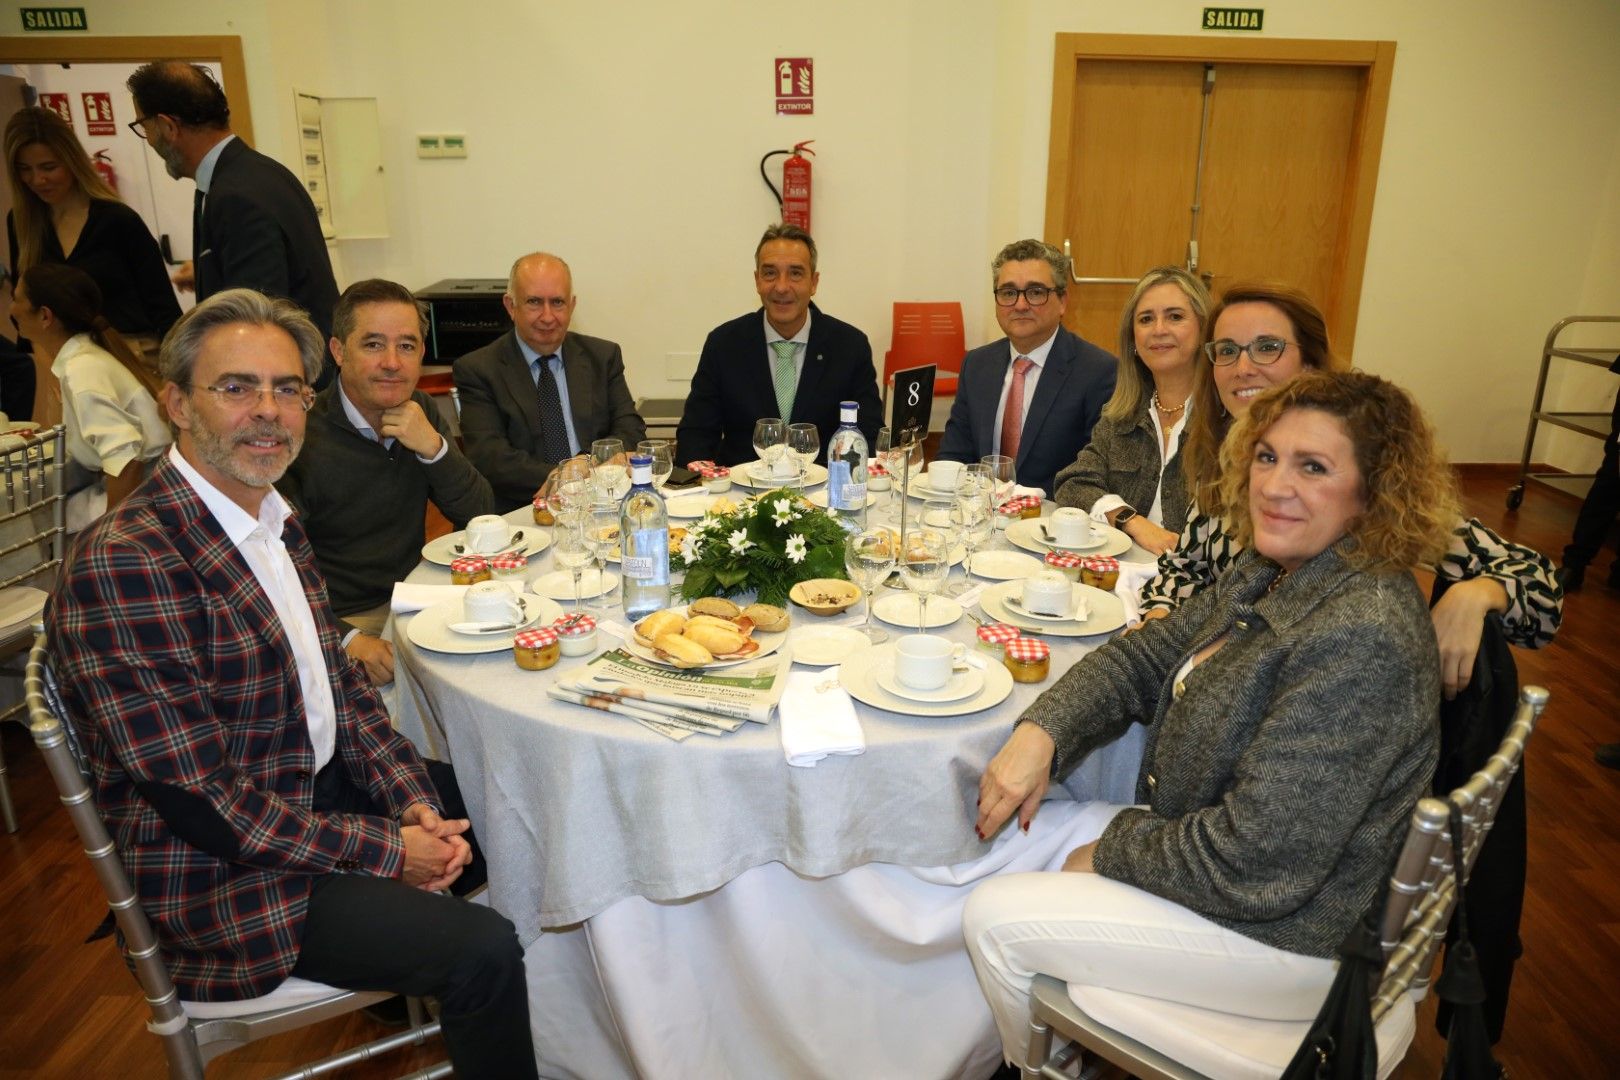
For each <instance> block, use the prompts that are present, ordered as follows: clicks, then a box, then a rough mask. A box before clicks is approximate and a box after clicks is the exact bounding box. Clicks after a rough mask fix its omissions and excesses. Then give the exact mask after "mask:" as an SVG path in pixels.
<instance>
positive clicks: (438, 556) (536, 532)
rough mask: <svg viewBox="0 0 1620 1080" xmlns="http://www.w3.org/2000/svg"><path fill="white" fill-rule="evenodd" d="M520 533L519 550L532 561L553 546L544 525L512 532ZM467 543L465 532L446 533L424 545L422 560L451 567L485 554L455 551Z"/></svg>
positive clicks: (515, 528)
mask: <svg viewBox="0 0 1620 1080" xmlns="http://www.w3.org/2000/svg"><path fill="white" fill-rule="evenodd" d="M519 531H521V532H522V533H523V546H522V547H521V548H519V549H517V550H518V552H519V553H521V554H522V555H524V556H525V557H527V558H531V559H532V558H534V557H535V556H536V555H538V554H539V553H540V552H542V551H544V550H546V548H548V547H550V546H551V534H550V533H548V532H547V531H546V528H545V526H543V525H536V524H534V523H533V522H530V523H529V524H527V525H518V526H516V527H514V528H513V530H512V532H513V533H517V532H519ZM466 542H467V534H466V533H465V532H453V533H446V534H445V535H443V536H441V537H438V538H437V539H435V540H429V541H428V542H427V543H426V544H423V545H422V558H424V559H426V560H427V561H428V562H430V563H437V564H438V565H439V566H449V565H450V564H451V563H452V562H454V561H455V560H457V559H459V558H461V557H462V556H463V555H481V554H483V552H477V551H455V550H454V548H455V546H456V545H457V544H465V543H466ZM508 543H510V541H508Z"/></svg>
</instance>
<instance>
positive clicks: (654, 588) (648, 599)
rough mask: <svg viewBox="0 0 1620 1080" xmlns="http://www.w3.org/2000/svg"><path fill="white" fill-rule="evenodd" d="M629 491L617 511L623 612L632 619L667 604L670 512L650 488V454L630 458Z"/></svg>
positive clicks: (637, 618)
mask: <svg viewBox="0 0 1620 1080" xmlns="http://www.w3.org/2000/svg"><path fill="white" fill-rule="evenodd" d="M630 485H631V486H630V494H628V495H626V496H625V497H624V505H623V507H622V508H620V510H619V544H620V548H621V554H622V561H621V562H620V565H619V569H620V571H621V573H622V574H623V577H624V614H625V617H626V618H628V619H629V620H630V621H631V622H635V621H637V620H639V619H641V618H643V617H644V616H647V615H651V614H652V613H653V612H655V611H658V610H660V609H662V608H666V607H668V606H669V515H668V513H667V512H666V511H665V510H664V500H663V498H662V497H660V496H659V494H658V492H657V491H656V490H655V489H654V488H653V479H652V455H651V454H635V455H633V456H632V457H631V458H630Z"/></svg>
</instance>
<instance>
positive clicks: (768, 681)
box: [547, 649, 792, 741]
mask: <svg viewBox="0 0 1620 1080" xmlns="http://www.w3.org/2000/svg"><path fill="white" fill-rule="evenodd" d="M791 663H792V654H791V653H789V652H783V653H782V654H780V655H778V656H773V657H768V658H767V659H766V660H765V661H762V662H761V663H759V664H750V665H747V666H746V667H741V668H722V669H720V670H718V671H683V670H679V669H674V668H667V667H662V666H660V665H658V664H650V663H647V662H646V661H643V660H640V659H638V658H636V657H635V656H632V655H631V654H630V653H628V652H626V651H625V650H623V649H614V650H612V651H609V652H605V653H603V654H602V655H600V656H598V657H596V658H595V659H593V660H592V661H591V662H590V664H589V665H588V666H587V667H586V668H585V670H584V671H583V672H582V673H581V674H580V675H578V676H577V677H575V678H572V679H561V680H559V681H558V682H557V683H556V684H555V685H554V686H552V687H551V688H550V689H549V690H548V691H547V693H548V694H549V695H550V696H551V697H553V698H556V699H557V700H559V701H570V702H573V703H574V704H576V705H584V706H586V707H587V708H592V709H599V710H601V711H603V712H611V713H617V714H618V715H620V716H628V717H630V718H631V719H634V720H636V721H638V722H640V723H641V724H643V725H645V726H646V727H649V728H651V729H652V730H654V731H656V732H658V733H659V734H660V735H664V736H667V737H668V738H671V739H675V740H677V741H679V740H681V739H684V738H686V737H687V736H689V735H694V734H704V735H722V734H724V733H726V732H728V731H735V730H737V729H738V728H739V727H741V726H742V725H743V724H744V723H745V722H749V721H752V722H753V723H756V724H763V723H767V722H768V721H769V720H770V717H771V712H772V711H773V710H774V709H775V708H776V706H777V705H778V703H780V702H781V700H782V690H783V688H784V687H785V686H786V684H787V669H788V667H789V665H790V664H791Z"/></svg>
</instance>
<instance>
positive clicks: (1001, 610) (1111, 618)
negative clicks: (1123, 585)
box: [979, 581, 1125, 637]
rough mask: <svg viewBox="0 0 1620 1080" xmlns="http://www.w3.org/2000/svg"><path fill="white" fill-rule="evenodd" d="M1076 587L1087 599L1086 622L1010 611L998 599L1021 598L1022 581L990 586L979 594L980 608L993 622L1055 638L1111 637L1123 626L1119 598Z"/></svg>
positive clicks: (1097, 590)
mask: <svg viewBox="0 0 1620 1080" xmlns="http://www.w3.org/2000/svg"><path fill="white" fill-rule="evenodd" d="M1075 588H1076V589H1078V590H1079V591H1080V593H1081V594H1082V595H1083V596H1085V598H1086V608H1087V610H1088V612H1089V613H1090V614H1089V617H1088V618H1087V619H1086V621H1085V622H1074V621H1071V620H1064V621H1062V622H1058V621H1054V620H1051V619H1041V618H1030V617H1029V616H1027V615H1020V614H1018V613H1017V612H1015V611H1013V610H1012V609H1011V608H1009V607H1008V606H1007V605H1006V604H1003V603H1002V602H1001V598H1002V597H1004V596H1008V595H1021V594H1022V593H1023V591H1024V583H1023V582H1022V581H1003V582H1002V583H1001V584H999V585H992V586H990V587H989V588H987V589H985V590H984V592H983V593H981V594H980V595H979V606H980V607H981V608H983V609H984V613H985V615H987V616H988V617H990V618H992V619H994V620H995V621H996V622H1004V623H1010V624H1011V625H1013V626H1017V627H1020V628H1022V629H1024V630H1039V631H1040V632H1041V633H1042V634H1046V635H1049V636H1054V637H1090V636H1092V635H1093V634H1111V633H1113V632H1114V631H1115V630H1118V629H1119V628H1120V627H1122V626H1124V625H1125V604H1124V603H1123V602H1122V601H1121V600H1120V598H1119V597H1117V596H1115V595H1114V594H1113V593H1111V592H1103V591H1102V590H1101V589H1094V588H1092V587H1091V586H1090V585H1076V586H1075Z"/></svg>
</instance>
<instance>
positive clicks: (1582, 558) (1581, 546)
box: [1564, 398, 1620, 577]
mask: <svg viewBox="0 0 1620 1080" xmlns="http://www.w3.org/2000/svg"><path fill="white" fill-rule="evenodd" d="M1617 514H1620V398H1616V399H1615V403H1614V418H1613V420H1612V422H1611V424H1610V427H1609V437H1608V438H1607V439H1604V440H1603V464H1601V465H1599V466H1598V470H1597V477H1596V478H1595V479H1594V480H1593V481H1592V490H1590V491H1588V492H1587V493H1586V501H1585V502H1583V503H1581V512H1580V514H1579V515H1578V516H1577V517H1576V518H1575V533H1574V535H1573V536H1572V537H1571V538H1570V542H1569V546H1568V547H1566V548H1564V565H1565V566H1585V565H1586V564H1587V563H1589V562H1592V561H1593V560H1595V559H1596V558H1597V557H1598V552H1599V551H1600V550H1601V549H1602V547H1603V541H1604V539H1605V538H1606V537H1607V536H1608V535H1609V527H1610V526H1611V525H1613V524H1614V519H1615V516H1616V515H1617ZM1609 573H1610V576H1611V577H1620V556H1617V557H1616V559H1615V562H1614V565H1613V566H1612V567H1610V570H1609Z"/></svg>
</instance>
